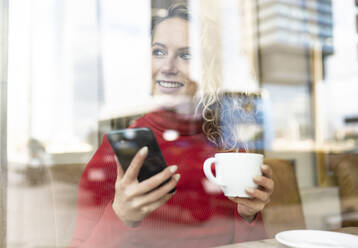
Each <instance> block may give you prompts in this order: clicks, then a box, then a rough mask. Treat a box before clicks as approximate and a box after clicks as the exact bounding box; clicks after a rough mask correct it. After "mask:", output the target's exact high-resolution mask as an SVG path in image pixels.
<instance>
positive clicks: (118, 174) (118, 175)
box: [113, 155, 124, 180]
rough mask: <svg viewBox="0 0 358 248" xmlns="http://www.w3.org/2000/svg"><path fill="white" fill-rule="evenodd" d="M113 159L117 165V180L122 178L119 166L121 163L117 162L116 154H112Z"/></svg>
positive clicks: (121, 170)
mask: <svg viewBox="0 0 358 248" xmlns="http://www.w3.org/2000/svg"><path fill="white" fill-rule="evenodd" d="M113 157H114V160H115V161H116V165H117V180H120V179H122V178H123V175H124V172H123V169H122V166H121V163H119V161H118V158H117V156H116V155H114V156H113Z"/></svg>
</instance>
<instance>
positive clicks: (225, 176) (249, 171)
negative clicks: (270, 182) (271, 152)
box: [203, 152, 264, 197]
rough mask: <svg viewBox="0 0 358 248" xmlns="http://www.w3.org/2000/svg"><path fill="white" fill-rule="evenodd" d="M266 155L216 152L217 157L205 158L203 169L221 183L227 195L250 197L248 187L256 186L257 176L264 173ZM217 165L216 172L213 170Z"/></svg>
mask: <svg viewBox="0 0 358 248" xmlns="http://www.w3.org/2000/svg"><path fill="white" fill-rule="evenodd" d="M263 159H264V156H263V155H262V154H257V153H237V152H235V153H234V152H227V153H216V154H215V157H211V158H208V159H206V160H205V162H204V166H203V170H204V173H205V176H206V177H207V178H208V179H209V180H210V181H211V182H213V183H215V184H217V185H219V186H220V187H221V189H222V191H223V192H224V194H225V195H226V196H231V197H250V196H249V195H248V194H247V193H246V192H245V189H246V188H256V187H257V184H255V183H254V182H253V178H254V177H255V176H259V175H262V173H261V169H260V167H261V165H262V164H263ZM212 164H214V165H215V174H216V177H215V176H214V175H213V173H212V171H211V166H212Z"/></svg>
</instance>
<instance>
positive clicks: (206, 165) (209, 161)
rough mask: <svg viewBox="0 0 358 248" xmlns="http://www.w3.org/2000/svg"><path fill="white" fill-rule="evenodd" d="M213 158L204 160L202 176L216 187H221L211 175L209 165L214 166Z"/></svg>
mask: <svg viewBox="0 0 358 248" xmlns="http://www.w3.org/2000/svg"><path fill="white" fill-rule="evenodd" d="M215 161H216V159H215V158H208V159H207V160H205V162H204V166H203V170H204V174H205V176H206V177H207V178H208V179H209V180H210V181H212V182H213V183H215V184H217V185H221V184H220V183H219V180H218V179H217V178H216V177H214V175H213V173H212V172H211V165H212V164H214V165H215Z"/></svg>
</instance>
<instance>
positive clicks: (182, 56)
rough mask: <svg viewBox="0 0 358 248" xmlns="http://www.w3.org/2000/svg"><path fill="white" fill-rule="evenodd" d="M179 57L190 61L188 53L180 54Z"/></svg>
mask: <svg viewBox="0 0 358 248" xmlns="http://www.w3.org/2000/svg"><path fill="white" fill-rule="evenodd" d="M179 56H180V58H182V59H184V60H190V59H191V54H190V52H182V53H181V54H180V55H179Z"/></svg>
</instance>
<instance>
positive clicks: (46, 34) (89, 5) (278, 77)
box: [0, 0, 358, 247]
mask: <svg viewBox="0 0 358 248" xmlns="http://www.w3.org/2000/svg"><path fill="white" fill-rule="evenodd" d="M0 2H1V4H0V7H1V9H0V12H1V14H0V16H1V17H0V19H2V20H1V24H2V29H1V31H2V32H1V34H2V39H3V40H8V43H7V44H6V42H3V43H1V44H2V45H1V48H2V51H6V53H4V52H3V53H0V55H1V56H2V61H5V60H4V58H6V57H7V62H6V63H1V64H0V65H1V68H0V72H2V74H1V75H5V74H6V73H5V72H7V89H6V88H5V89H4V88H2V92H1V94H2V96H3V95H4V91H5V93H6V90H7V101H5V103H6V104H2V105H1V108H2V109H1V110H2V113H3V115H2V120H3V118H6V114H7V130H6V132H5V133H3V131H2V134H4V135H5V136H3V137H2V146H1V149H2V150H3V151H2V159H3V158H4V157H5V158H6V156H7V162H6V160H5V161H3V160H2V168H3V169H6V170H5V171H7V178H5V176H4V175H3V177H4V180H3V182H6V180H7V183H6V184H5V183H3V189H6V194H4V192H5V191H3V196H4V197H3V199H6V201H3V202H5V204H6V206H7V207H5V208H4V209H5V210H4V209H3V210H4V211H3V212H2V216H3V217H2V218H3V219H6V220H7V224H6V228H4V229H5V230H3V232H6V241H7V246H6V247H65V246H66V245H68V243H69V241H70V239H71V235H72V232H73V228H74V224H75V216H76V197H77V196H76V193H77V183H78V181H79V178H80V176H81V172H82V170H83V168H84V167H85V165H86V163H87V162H88V161H89V159H90V158H91V156H92V155H93V153H94V151H95V150H96V149H97V147H98V145H99V144H100V142H101V138H102V135H103V134H104V133H105V132H107V131H109V130H113V129H118V128H124V127H127V126H128V125H129V124H130V122H131V121H132V120H133V119H135V118H137V117H138V116H140V115H142V114H143V113H145V112H146V111H148V109H150V108H151V106H154V105H155V104H156V102H155V101H154V100H153V97H152V96H151V87H150V82H151V64H150V63H151V53H150V48H151V44H150V42H151V37H150V17H151V16H152V15H160V14H161V13H163V11H165V9H166V8H167V7H168V6H169V5H170V4H171V3H172V2H173V1H172V0H170V1H169V0H151V1H140V3H138V1H129V0H121V1H112V0H75V1H73V0H71V1H69V0H33V1H27V0H11V1H8V2H7V1H4V0H1V1H0ZM182 2H183V1H182ZM184 2H186V3H187V4H188V6H189V9H190V11H191V12H192V13H193V16H194V17H195V18H193V20H192V23H191V36H190V39H191V44H192V48H193V54H194V58H198V59H196V60H195V59H194V63H193V65H192V68H191V72H192V75H193V77H194V78H196V79H198V80H200V79H203V78H205V77H210V76H212V75H214V74H215V75H220V77H221V81H222V87H223V90H224V91H225V92H232V93H235V94H236V93H237V94H236V96H237V97H242V92H246V93H248V96H249V97H251V98H252V99H253V101H250V103H249V104H251V105H252V108H248V111H252V114H253V115H255V118H254V119H255V121H254V122H249V123H243V124H242V127H241V128H243V129H244V130H245V131H246V132H245V133H246V135H245V141H246V142H247V143H248V144H249V148H250V149H256V150H259V151H261V152H263V153H264V154H265V156H266V158H281V159H286V160H289V161H291V162H292V164H293V166H294V167H293V169H294V171H295V175H296V178H297V184H298V188H299V195H300V198H301V203H302V208H303V212H304V220H305V225H306V227H307V228H310V229H325V230H330V229H334V228H338V227H341V226H344V225H346V224H347V223H349V225H350V226H352V225H357V226H358V214H357V213H358V212H357V211H358V207H357V206H358V204H357V202H356V199H357V197H358V195H357V194H358V189H357V187H358V185H357V184H358V183H357V181H358V176H357V177H354V175H356V174H354V173H355V172H357V167H358V164H357V163H356V162H350V163H348V164H349V165H348V167H347V166H346V167H347V168H349V169H345V171H343V172H342V171H340V169H341V168H346V167H344V166H345V165H346V164H347V159H350V160H349V161H357V159H356V158H355V154H356V153H357V152H358V108H357V106H358V98H357V96H358V84H357V82H358V34H357V30H358V1H354V0H223V1H219V0H188V1H184ZM7 17H8V18H7ZM208 23H211V24H212V23H214V24H215V25H213V26H211V31H210V33H207V34H206V35H207V37H206V38H207V39H210V40H211V41H213V42H214V41H215V42H216V44H217V46H216V48H217V50H216V52H217V54H216V55H217V56H219V57H220V59H219V60H218V61H219V64H218V65H217V66H216V67H215V70H211V71H210V72H208V71H207V70H205V65H206V63H205V62H206V61H207V60H209V59H210V56H212V54H209V51H208V50H206V48H205V44H203V40H205V39H201V37H200V32H201V30H203V29H205V28H206V26H205V25H208ZM4 27H7V28H6V29H7V32H5V31H6V29H5V28H4ZM4 37H5V38H4ZM209 55H210V56H209ZM203 71H205V72H206V73H205V74H204V73H203ZM138 89H139V90H138ZM235 94H234V95H235ZM245 97H247V95H246V96H245ZM133 99H136V101H135V102H134V101H133ZM1 100H2V102H3V101H4V100H3V99H1ZM5 100H6V99H5ZM4 113H5V114H4ZM2 130H3V129H2ZM4 137H6V139H5V138H4ZM4 151H6V152H5V154H4ZM342 164H343V166H342ZM349 166H351V167H349ZM347 170H348V172H349V173H348V174H351V175H348V176H347V175H346V174H344V173H347ZM342 173H343V174H342ZM349 176H351V177H352V178H351V179H349ZM347 177H348V179H347ZM342 178H344V181H342V180H343V179H342ZM347 180H351V181H350V182H348V187H350V188H349V189H346V188H344V186H345V185H346V184H347ZM354 187H356V188H354ZM346 196H347V197H346ZM345 197H346V198H345ZM347 199H348V200H347ZM323 206H324V207H323ZM4 216H6V217H4Z"/></svg>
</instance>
